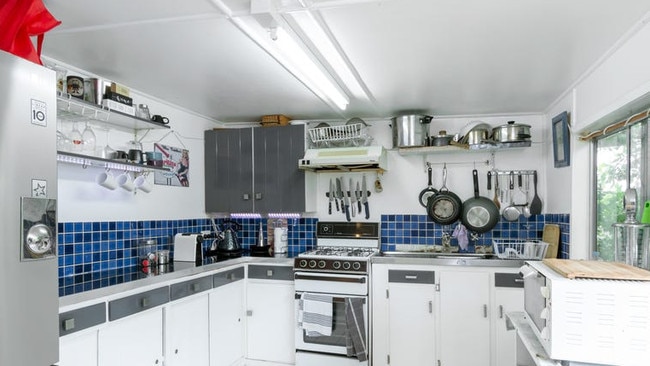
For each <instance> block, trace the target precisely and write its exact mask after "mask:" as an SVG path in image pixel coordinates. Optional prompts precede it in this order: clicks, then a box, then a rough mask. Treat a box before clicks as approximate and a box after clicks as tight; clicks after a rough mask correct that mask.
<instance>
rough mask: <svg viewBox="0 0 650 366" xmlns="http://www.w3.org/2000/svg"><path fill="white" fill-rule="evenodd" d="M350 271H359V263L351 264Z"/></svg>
mask: <svg viewBox="0 0 650 366" xmlns="http://www.w3.org/2000/svg"><path fill="white" fill-rule="evenodd" d="M352 269H354V270H355V271H358V270H360V269H361V263H359V262H354V263H352Z"/></svg>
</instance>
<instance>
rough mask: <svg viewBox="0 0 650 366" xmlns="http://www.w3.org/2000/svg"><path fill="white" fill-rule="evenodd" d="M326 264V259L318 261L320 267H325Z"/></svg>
mask: <svg viewBox="0 0 650 366" xmlns="http://www.w3.org/2000/svg"><path fill="white" fill-rule="evenodd" d="M325 265H326V263H325V261H319V262H318V268H321V269H323V268H325Z"/></svg>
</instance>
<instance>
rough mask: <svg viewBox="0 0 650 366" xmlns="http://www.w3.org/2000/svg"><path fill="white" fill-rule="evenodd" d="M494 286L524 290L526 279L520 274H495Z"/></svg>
mask: <svg viewBox="0 0 650 366" xmlns="http://www.w3.org/2000/svg"><path fill="white" fill-rule="evenodd" d="M494 286H495V287H518V288H524V279H523V278H522V277H521V274H520V273H495V274H494Z"/></svg>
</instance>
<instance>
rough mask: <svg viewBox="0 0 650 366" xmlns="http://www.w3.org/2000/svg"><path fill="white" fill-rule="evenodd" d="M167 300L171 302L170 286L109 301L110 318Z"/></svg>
mask: <svg viewBox="0 0 650 366" xmlns="http://www.w3.org/2000/svg"><path fill="white" fill-rule="evenodd" d="M167 302H169V286H165V287H161V288H157V289H155V290H151V291H147V292H143V293H139V294H135V295H131V296H128V297H124V298H122V299H117V300H113V301H111V302H109V303H108V320H109V321H113V320H117V319H120V318H124V317H125V316H129V315H133V314H135V313H138V312H141V311H144V310H148V309H151V308H155V307H156V306H159V305H162V304H165V303H167Z"/></svg>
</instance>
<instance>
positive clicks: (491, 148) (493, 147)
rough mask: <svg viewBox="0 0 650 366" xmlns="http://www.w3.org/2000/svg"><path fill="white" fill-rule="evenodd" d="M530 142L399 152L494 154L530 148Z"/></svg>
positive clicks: (443, 147) (454, 146) (408, 153)
mask: <svg viewBox="0 0 650 366" xmlns="http://www.w3.org/2000/svg"><path fill="white" fill-rule="evenodd" d="M530 146H531V142H530V141H520V142H495V143H484V144H474V145H460V144H454V145H447V146H420V147H400V148H397V152H398V153H399V154H400V155H403V156H405V155H427V154H443V153H467V152H470V153H471V152H494V151H501V150H508V149H515V148H524V147H530Z"/></svg>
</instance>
